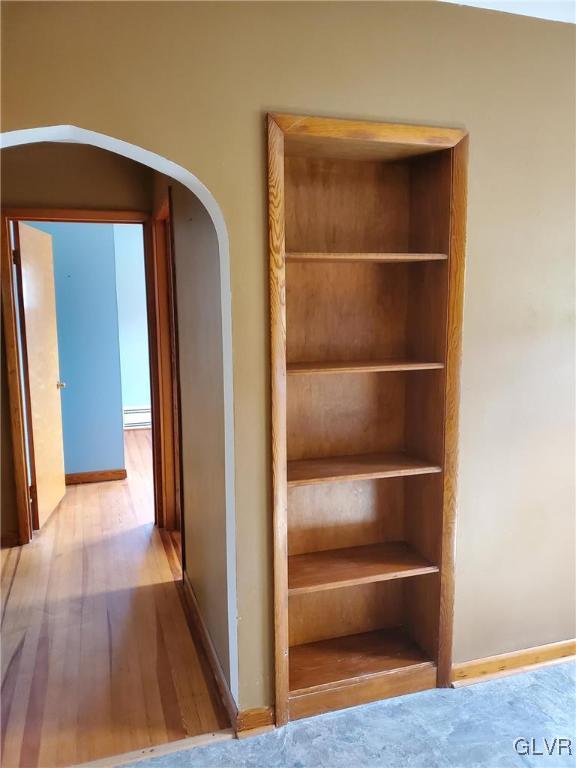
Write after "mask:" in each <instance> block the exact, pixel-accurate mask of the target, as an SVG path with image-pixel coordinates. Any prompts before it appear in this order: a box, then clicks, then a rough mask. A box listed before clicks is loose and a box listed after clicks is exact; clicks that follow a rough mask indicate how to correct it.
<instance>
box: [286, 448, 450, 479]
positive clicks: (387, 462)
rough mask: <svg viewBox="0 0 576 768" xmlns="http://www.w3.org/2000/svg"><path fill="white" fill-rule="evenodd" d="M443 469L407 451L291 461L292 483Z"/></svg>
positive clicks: (411, 473)
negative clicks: (408, 453) (410, 454)
mask: <svg viewBox="0 0 576 768" xmlns="http://www.w3.org/2000/svg"><path fill="white" fill-rule="evenodd" d="M441 471H442V468H441V467H439V466H436V465H434V464H431V463H430V462H427V461H422V460H421V459H417V458H412V457H410V456H406V455H405V454H396V453H394V454H390V453H382V454H380V453H371V454H363V455H359V456H334V457H330V458H321V459H298V460H296V461H289V462H288V472H287V476H288V485H289V486H294V485H310V484H312V483H332V482H339V481H344V480H377V479H378V478H381V477H404V476H406V475H427V474H431V473H434V472H441Z"/></svg>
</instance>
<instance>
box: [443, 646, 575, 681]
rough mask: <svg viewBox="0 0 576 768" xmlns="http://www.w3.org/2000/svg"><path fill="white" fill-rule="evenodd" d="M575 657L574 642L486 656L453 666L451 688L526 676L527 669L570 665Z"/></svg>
mask: <svg viewBox="0 0 576 768" xmlns="http://www.w3.org/2000/svg"><path fill="white" fill-rule="evenodd" d="M575 656H576V639H575V640H564V641H561V642H558V643H549V644H547V645H539V646H536V647H534V648H526V649H524V650H520V651H512V652H511V653H501V654H498V655H497V656H487V657H486V658H484V659H474V660H472V661H464V662H460V663H459V664H454V666H453V668H452V684H453V686H454V687H457V686H460V685H471V684H472V683H479V682H481V681H482V680H490V679H493V678H495V677H500V676H502V675H504V674H513V673H516V672H526V671H528V670H530V669H534V668H537V667H542V666H545V665H547V664H554V663H559V662H561V661H569V660H570V659H573V658H574V657H575Z"/></svg>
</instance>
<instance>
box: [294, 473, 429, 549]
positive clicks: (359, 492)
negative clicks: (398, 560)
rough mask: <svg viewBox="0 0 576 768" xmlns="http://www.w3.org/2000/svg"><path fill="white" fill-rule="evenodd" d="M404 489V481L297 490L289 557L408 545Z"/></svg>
mask: <svg viewBox="0 0 576 768" xmlns="http://www.w3.org/2000/svg"><path fill="white" fill-rule="evenodd" d="M436 477H439V475H437V476H436ZM404 486H405V481H404V479H403V478H401V477H399V478H390V479H386V480H358V481H349V482H346V483H317V484H313V485H300V486H292V487H291V488H290V491H289V508H290V514H289V516H288V554H289V555H300V554H304V553H307V552H320V551H323V550H327V549H340V548H341V547H359V546H364V545H368V544H381V543H384V542H389V541H403V540H404V538H405V529H404V495H405V487H404Z"/></svg>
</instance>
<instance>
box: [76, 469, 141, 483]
mask: <svg viewBox="0 0 576 768" xmlns="http://www.w3.org/2000/svg"><path fill="white" fill-rule="evenodd" d="M127 477H128V473H127V472H126V470H125V469H103V470H100V471H98V472H71V473H69V474H67V475H66V485H80V483H107V482H109V481H110V480H125V479H126V478H127Z"/></svg>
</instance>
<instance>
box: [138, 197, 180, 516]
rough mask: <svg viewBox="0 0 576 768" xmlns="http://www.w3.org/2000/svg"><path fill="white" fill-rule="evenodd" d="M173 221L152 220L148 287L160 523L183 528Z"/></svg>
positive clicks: (148, 229)
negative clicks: (172, 241) (171, 245)
mask: <svg viewBox="0 0 576 768" xmlns="http://www.w3.org/2000/svg"><path fill="white" fill-rule="evenodd" d="M167 205H168V204H167ZM168 227H169V223H167V222H166V220H165V219H154V218H153V219H151V220H150V222H149V223H147V224H146V237H145V250H146V262H147V263H146V278H147V280H146V289H147V304H148V310H149V311H148V327H149V336H150V339H151V340H153V341H154V344H153V349H151V355H150V361H151V374H152V376H151V384H152V386H151V395H152V411H153V418H152V430H153V435H154V453H155V461H154V468H155V488H156V513H157V516H158V523H159V525H162V526H163V527H165V528H168V529H169V530H178V529H179V528H180V518H181V506H180V459H179V432H178V414H179V403H178V397H177V387H176V386H175V381H174V379H175V377H176V375H177V360H176V354H175V334H176V330H175V322H176V321H175V310H174V301H175V294H174V291H173V272H174V264H173V261H172V258H171V251H170V249H169V241H168V237H169V229H168ZM151 347H152V345H151Z"/></svg>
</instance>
